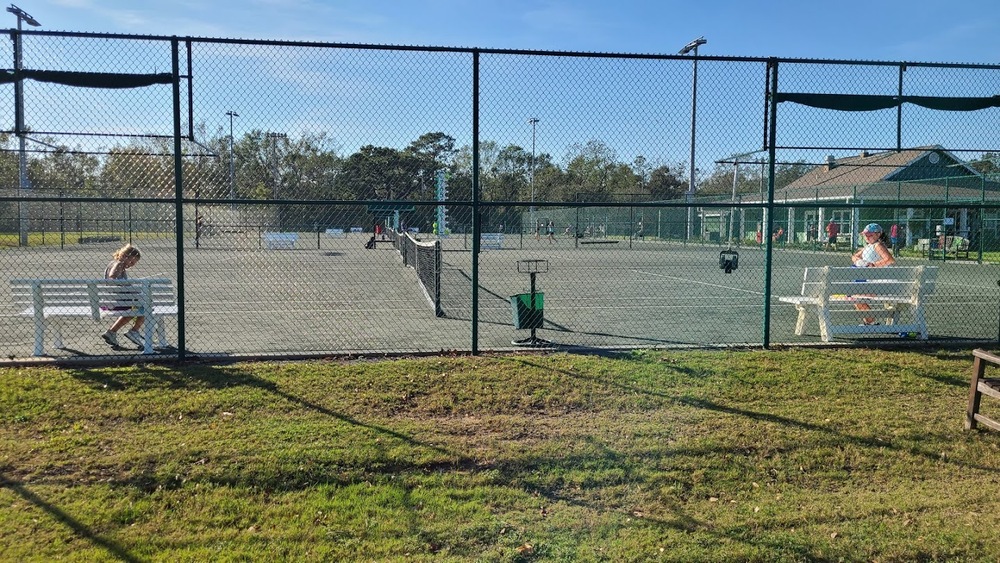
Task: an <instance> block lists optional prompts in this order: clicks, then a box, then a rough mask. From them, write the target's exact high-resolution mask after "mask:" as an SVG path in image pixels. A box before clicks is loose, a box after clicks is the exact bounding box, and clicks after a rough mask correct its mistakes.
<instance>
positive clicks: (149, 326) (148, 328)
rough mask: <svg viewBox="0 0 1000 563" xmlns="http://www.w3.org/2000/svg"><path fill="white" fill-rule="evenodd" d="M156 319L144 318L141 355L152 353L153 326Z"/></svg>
mask: <svg viewBox="0 0 1000 563" xmlns="http://www.w3.org/2000/svg"><path fill="white" fill-rule="evenodd" d="M156 322H157V318H156V317H150V316H147V317H146V322H145V323H144V324H143V325H142V353H143V354H152V353H153V326H154V325H155V324H156Z"/></svg>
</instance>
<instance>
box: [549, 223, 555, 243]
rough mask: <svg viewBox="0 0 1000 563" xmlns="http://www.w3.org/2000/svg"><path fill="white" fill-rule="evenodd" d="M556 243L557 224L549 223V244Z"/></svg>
mask: <svg viewBox="0 0 1000 563" xmlns="http://www.w3.org/2000/svg"><path fill="white" fill-rule="evenodd" d="M555 241H556V222H555V221H551V220H550V221H549V244H552V243H553V242H555Z"/></svg>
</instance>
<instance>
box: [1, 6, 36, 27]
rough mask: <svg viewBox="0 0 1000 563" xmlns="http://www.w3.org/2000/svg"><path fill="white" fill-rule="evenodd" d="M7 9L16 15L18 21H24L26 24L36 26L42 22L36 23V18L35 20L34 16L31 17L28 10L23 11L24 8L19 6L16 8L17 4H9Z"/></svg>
mask: <svg viewBox="0 0 1000 563" xmlns="http://www.w3.org/2000/svg"><path fill="white" fill-rule="evenodd" d="M7 11H8V12H10V13H12V14H14V15H15V16H17V19H18V21H23V22H24V23H26V24H28V25H30V26H33V27H38V26H40V25H42V24H40V23H38V20H36V19H35V18H33V17H31V14H29V13H28V12H25V11H24V10H22V9H21V8H18V7H17V6H15V5H13V4H11V5H10V7H9V8H7Z"/></svg>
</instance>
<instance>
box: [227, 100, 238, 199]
mask: <svg viewBox="0 0 1000 563" xmlns="http://www.w3.org/2000/svg"><path fill="white" fill-rule="evenodd" d="M226 115H228V116H229V201H231V202H233V201H235V200H236V168H235V166H234V163H235V161H234V160H233V118H234V117H239V116H240V114H238V113H236V112H235V111H233V110H229V111H227V112H226ZM234 205H236V204H235V203H231V204H230V206H234Z"/></svg>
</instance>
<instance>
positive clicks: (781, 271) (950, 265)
mask: <svg viewBox="0 0 1000 563" xmlns="http://www.w3.org/2000/svg"><path fill="white" fill-rule="evenodd" d="M369 236H370V234H364V233H354V234H348V235H345V236H344V237H342V238H333V237H326V236H320V235H317V234H315V233H312V234H302V235H301V237H300V239H299V243H298V244H297V245H296V246H297V247H296V248H295V249H289V250H267V249H266V248H264V247H262V246H261V245H260V244H258V243H257V242H258V241H256V240H253V239H246V240H242V242H239V244H236V243H235V242H234V241H233V240H226V241H224V242H223V241H222V240H219V241H212V240H206V239H203V240H202V244H200V248H197V249H196V248H194V247H193V246H192V247H187V248H185V249H184V255H183V260H184V263H185V268H184V271H183V275H184V293H183V298H184V310H185V340H186V345H187V350H188V351H189V352H190V353H193V354H199V355H223V356H225V355H254V354H265V355H266V354H275V355H295V354H307V355H315V354H322V353H331V354H339V353H354V354H380V353H410V352H439V351H441V350H471V349H472V347H473V343H472V324H471V320H472V318H473V314H472V292H471V280H472V258H473V256H472V254H471V252H470V251H469V250H468V249H467V247H468V246H469V244H468V240H467V239H463V237H460V236H456V237H452V238H448V239H444V240H443V241H442V248H443V251H442V253H441V308H442V310H443V316H435V311H434V307H433V306H432V305H431V303H430V302H429V300H428V298H427V295H426V294H425V291H424V290H423V289H422V287H421V286H420V284H419V282H418V280H417V275H416V272H415V270H414V269H413V268H407V267H404V266H403V263H402V260H401V258H400V255H399V253H398V252H397V251H396V250H395V249H394V248H393V246H392V245H391V244H388V243H385V244H378V246H377V248H376V249H373V250H369V249H365V248H364V246H365V242H366V241H367V240H368V237H369ZM134 243H135V244H136V245H137V246H139V247H140V248H141V250H142V252H143V258H142V260H141V261H140V263H139V265H137V266H136V267H135V268H134V269H133V270H131V271H130V277H132V278H137V277H167V278H171V279H174V280H175V283H176V282H177V280H178V276H177V251H176V247H175V246H174V243H173V240H172V239H152V240H135V241H134ZM120 244H121V243H119V242H109V243H98V244H86V245H73V246H66V247H65V248H59V247H54V246H46V247H27V248H13V249H5V250H4V251H3V257H2V260H3V263H4V265H5V270H6V277H7V279H8V281H9V280H11V279H17V278H93V277H100V275H101V273H102V272H103V268H104V266H105V264H106V263H107V261H108V260H109V259H110V256H111V253H112V252H114V250H116V249H117V248H118V247H119V246H120ZM509 246H517V247H519V248H506V247H509ZM724 249H725V247H719V246H716V245H701V244H689V245H685V244H682V243H666V242H657V241H636V240H632V241H629V240H627V239H626V240H619V241H617V242H612V241H608V242H606V243H603V244H587V245H583V244H577V243H576V241H574V240H572V239H565V238H563V239H557V241H556V242H555V243H550V242H549V241H547V240H545V239H542V240H541V241H535V240H534V239H533V238H525V239H523V240H521V239H508V241H507V242H506V243H505V248H503V249H500V250H488V251H483V252H481V253H480V255H479V260H480V261H479V268H478V277H479V283H480V291H479V300H478V306H479V315H478V320H479V323H480V324H479V330H478V339H479V340H478V348H479V349H480V350H491V349H495V350H506V349H511V348H513V347H514V346H512V344H511V341H512V340H515V339H520V338H523V337H525V336H526V335H527V334H528V331H525V330H515V329H514V328H513V321H512V312H511V304H510V296H511V295H514V294H518V293H525V292H527V291H528V289H529V282H530V280H529V276H528V275H527V274H524V273H519V272H518V271H517V262H518V261H519V260H528V259H531V260H545V261H547V262H548V272H546V273H540V274H537V286H538V291H540V292H543V293H544V294H545V325H544V328H542V329H540V330H539V331H538V336H540V337H542V338H545V339H547V340H550V341H552V342H553V343H554V344H557V345H562V346H571V347H578V348H596V349H603V348H609V349H610V348H619V347H688V346H702V347H703V346H726V345H759V344H761V343H762V342H763V329H764V328H763V327H764V294H765V288H764V258H765V254H764V251H763V250H762V249H759V248H756V247H754V248H740V249H737V250H738V252H739V267H738V269H737V270H735V271H734V272H733V273H731V274H726V273H725V272H724V271H723V270H721V269H720V268H719V253H720V251H721V250H724ZM847 261H848V256H847V253H846V252H839V253H833V252H821V251H805V250H791V249H776V250H775V253H774V263H773V264H774V266H773V268H772V275H773V280H774V281H773V285H772V289H771V292H772V296H773V298H772V308H771V323H770V325H771V326H770V342H771V343H772V344H782V343H789V344H814V343H817V342H819V337H818V326H816V325H815V323H812V324H810V325H807V330H806V334H804V335H803V336H795V335H794V334H793V328H794V321H795V310H794V308H793V307H792V306H791V305H788V304H784V303H778V302H777V299H776V297H777V296H778V295H794V294H797V293H798V292H799V290H800V286H801V277H802V271H803V268H805V267H806V266H822V265H832V266H842V265H846V263H847ZM920 263H928V262H927V261H926V260H915V259H912V260H911V259H905V258H904V259H900V262H899V264H900V265H917V264H920ZM930 264H932V265H935V266H938V267H939V268H940V271H939V275H938V281H937V287H936V290H935V292H934V293H933V295H931V297H930V298H929V302H928V305H927V307H926V311H927V317H928V327H929V332H930V335H931V339H932V340H935V339H937V340H992V339H995V338H997V330H998V328H997V327H998V317H997V315H998V312H997V311H998V309H997V308H998V303H1000V299H998V287H997V279H998V278H1000V269H998V267H997V266H996V265H981V264H976V263H971V262H954V261H948V262H933V263H930ZM8 285H9V284H8ZM19 313H20V310H19V309H18V308H17V307H16V306H15V305H14V303H13V301H12V300H11V297H10V293H9V290H8V291H5V292H4V294H3V297H2V298H0V334H3V341H4V343H5V344H4V346H3V349H2V353H3V357H5V358H11V359H17V358H25V357H28V356H30V354H31V352H32V343H33V331H32V323H31V319H30V318H28V317H24V316H22V315H20V314H19ZM60 322H61V323H62V326H63V327H65V328H64V331H63V333H64V338H65V343H64V344H65V349H64V350H53V349H52V348H51V345H50V343H49V342H47V343H46V348H47V349H46V352H47V353H48V354H51V355H53V356H56V357H64V356H65V357H76V356H91V355H106V354H108V353H109V349H108V348H107V346H106V345H105V344H104V343H103V342H102V341H101V340H100V339H99V338H98V334H99V333H100V331H101V330H102V328H103V325H104V324H105V323H103V322H102V323H97V322H95V321H93V320H91V319H89V318H68V319H62V320H61V321H60ZM167 328H168V334H169V335H170V339H171V341H172V342H174V343H176V342H177V323H176V321H175V320H174V319H168V321H167ZM861 338H865V337H861ZM871 338H876V337H871ZM880 338H883V339H884V338H885V337H884V336H882V337H880ZM840 341H841V342H848V341H849V340H840ZM131 353H132V352H117V353H115V354H131Z"/></svg>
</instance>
